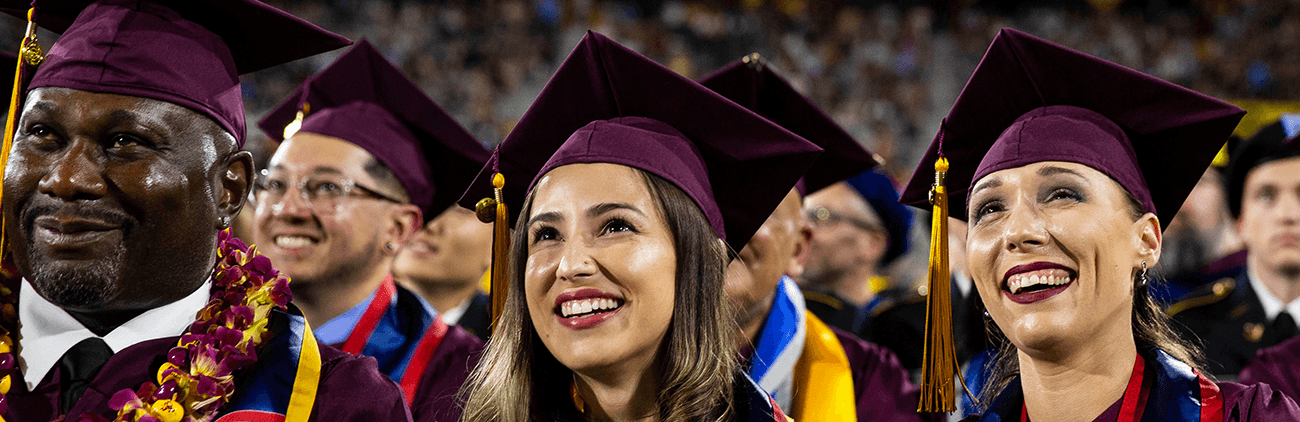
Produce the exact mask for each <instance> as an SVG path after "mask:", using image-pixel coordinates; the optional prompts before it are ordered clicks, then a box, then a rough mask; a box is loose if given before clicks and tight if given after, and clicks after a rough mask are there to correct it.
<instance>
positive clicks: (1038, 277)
mask: <svg viewBox="0 0 1300 422" xmlns="http://www.w3.org/2000/svg"><path fill="white" fill-rule="evenodd" d="M1069 282H1070V275H1069V273H1067V272H1065V270H1061V269H1051V270H1046V271H1045V272H1044V271H1035V272H1034V273H1032V274H1030V273H1021V274H1016V275H1013V276H1011V278H1010V279H1008V280H1007V290H1009V291H1011V294H1019V293H1020V292H1022V291H1024V290H1025V289H1027V288H1030V287H1032V286H1035V285H1040V284H1041V285H1048V286H1061V285H1065V284H1067V283H1069Z"/></svg>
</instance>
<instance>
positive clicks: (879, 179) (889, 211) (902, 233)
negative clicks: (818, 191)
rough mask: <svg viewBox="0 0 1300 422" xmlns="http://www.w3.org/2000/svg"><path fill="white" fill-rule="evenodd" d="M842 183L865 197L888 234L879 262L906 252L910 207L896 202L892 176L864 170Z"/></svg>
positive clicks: (891, 260) (886, 262) (908, 246)
mask: <svg viewBox="0 0 1300 422" xmlns="http://www.w3.org/2000/svg"><path fill="white" fill-rule="evenodd" d="M823 156H825V154H823ZM809 173H811V171H809ZM805 178H806V177H805ZM844 183H847V184H848V185H849V187H852V188H853V190H854V191H857V192H858V195H860V196H862V199H864V200H866V201H867V205H868V206H870V207H871V210H872V211H875V212H876V215H877V216H879V217H880V222H881V223H882V225H884V226H885V231H886V232H888V234H889V248H888V249H886V250H885V254H884V255H883V256H882V257H881V265H889V264H891V263H893V262H894V260H896V259H898V258H899V257H901V256H903V254H905V253H907V250H908V249H909V248H910V247H911V241H910V238H909V237H910V236H909V235H910V234H911V232H912V210H911V209H908V207H907V206H906V205H903V204H902V203H900V202H898V189H896V188H894V181H893V179H890V178H889V176H887V175H885V174H883V173H880V172H877V171H875V170H867V171H864V172H861V173H858V174H855V175H853V176H851V177H849V178H848V179H844Z"/></svg>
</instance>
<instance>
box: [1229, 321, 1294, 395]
mask: <svg viewBox="0 0 1300 422" xmlns="http://www.w3.org/2000/svg"><path fill="white" fill-rule="evenodd" d="M1239 379H1240V380H1241V382H1242V383H1245V384H1253V383H1261V382H1262V383H1266V384H1268V385H1269V386H1270V387H1272V388H1273V389H1274V390H1275V391H1280V392H1282V394H1286V395H1287V397H1291V399H1292V400H1297V399H1300V337H1296V338H1292V339H1290V340H1287V341H1285V342H1282V344H1279V345H1277V346H1273V347H1270V348H1267V349H1263V350H1260V351H1259V352H1258V353H1257V354H1256V355H1255V359H1254V360H1252V361H1250V363H1249V364H1247V365H1246V367H1245V368H1242V370H1241V376H1240V377H1239Z"/></svg>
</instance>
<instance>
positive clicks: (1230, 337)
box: [1167, 272, 1286, 378]
mask: <svg viewBox="0 0 1300 422" xmlns="http://www.w3.org/2000/svg"><path fill="white" fill-rule="evenodd" d="M1167 312H1168V313H1169V316H1171V317H1173V319H1174V322H1175V323H1174V327H1175V328H1176V329H1178V330H1180V331H1181V332H1182V334H1183V336H1184V338H1186V339H1188V340H1191V341H1193V342H1195V343H1196V344H1197V345H1198V346H1200V347H1201V348H1202V350H1205V355H1206V356H1205V357H1206V358H1207V359H1208V360H1209V365H1208V366H1207V368H1206V370H1207V371H1209V372H1211V373H1214V374H1216V375H1218V376H1219V377H1220V378H1236V375H1237V373H1238V372H1240V371H1241V369H1242V367H1244V366H1246V364H1247V363H1250V361H1251V359H1254V358H1255V352H1256V351H1258V350H1259V349H1263V348H1266V347H1270V346H1273V345H1276V344H1278V343H1281V342H1282V341H1284V340H1286V338H1280V336H1279V335H1278V333H1277V331H1279V330H1277V329H1273V328H1271V327H1270V326H1269V323H1270V321H1269V319H1268V316H1267V315H1265V313H1264V308H1263V306H1262V305H1261V304H1260V299H1259V296H1258V293H1257V292H1255V289H1254V287H1253V286H1251V283H1250V280H1249V278H1248V276H1247V275H1246V273H1244V272H1243V273H1242V274H1241V275H1239V276H1237V277H1236V278H1222V279H1219V280H1218V281H1215V282H1213V283H1210V284H1207V285H1205V286H1202V287H1201V288H1199V289H1197V290H1195V291H1193V292H1192V293H1190V294H1188V295H1187V296H1184V297H1183V298H1182V299H1181V300H1179V301H1178V302H1175V303H1174V304H1173V305H1170V306H1169V309H1168V311H1167Z"/></svg>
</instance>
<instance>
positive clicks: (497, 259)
mask: <svg viewBox="0 0 1300 422" xmlns="http://www.w3.org/2000/svg"><path fill="white" fill-rule="evenodd" d="M505 186H506V177H505V176H504V175H502V174H501V173H500V172H497V173H496V174H495V175H493V176H492V188H493V196H494V198H483V199H481V200H479V201H478V203H477V204H475V205H474V212H475V214H477V215H478V219H479V221H482V222H484V223H492V269H491V270H490V271H491V275H489V276H488V283H487V284H488V295H489V296H490V297H491V298H492V330H496V326H497V320H498V319H500V318H501V313H502V312H504V311H505V309H506V294H507V293H508V292H509V291H510V282H509V280H508V277H509V276H508V275H506V269H507V268H508V267H509V265H508V264H509V263H508V262H507V260H508V259H509V255H510V221H509V219H510V212H509V211H507V210H506V201H505V197H504V195H503V194H502V193H501V189H503V188H505ZM498 281H500V282H498Z"/></svg>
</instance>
